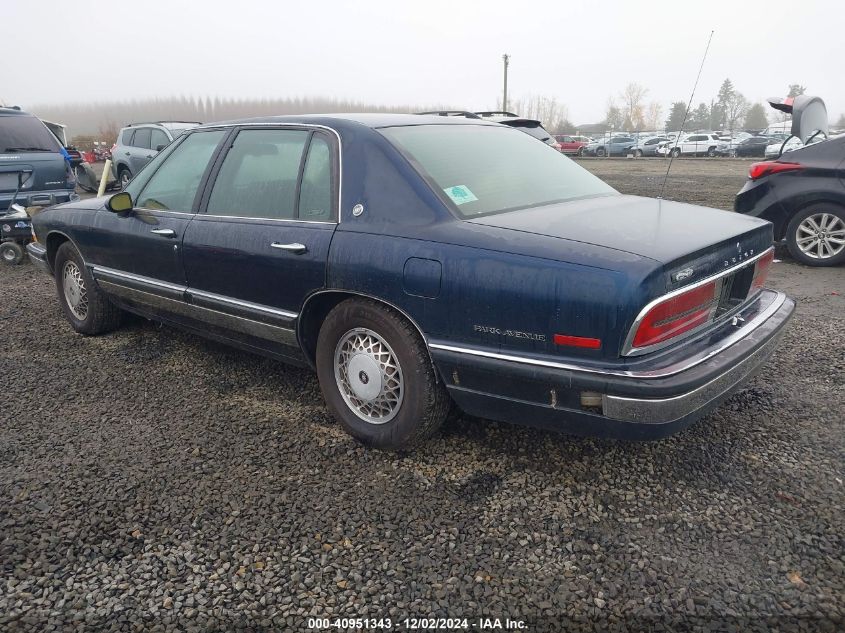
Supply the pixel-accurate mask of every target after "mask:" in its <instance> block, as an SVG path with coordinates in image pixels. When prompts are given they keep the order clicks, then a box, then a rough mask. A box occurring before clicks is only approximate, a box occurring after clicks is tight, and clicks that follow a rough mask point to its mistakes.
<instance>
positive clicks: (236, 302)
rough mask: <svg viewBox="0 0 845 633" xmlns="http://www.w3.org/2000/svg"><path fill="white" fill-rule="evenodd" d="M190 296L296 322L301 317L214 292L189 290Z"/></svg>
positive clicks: (286, 311) (294, 313) (296, 313)
mask: <svg viewBox="0 0 845 633" xmlns="http://www.w3.org/2000/svg"><path fill="white" fill-rule="evenodd" d="M187 292H188V295H190V296H192V297H202V298H204V299H208V300H210V301H214V302H217V303H222V304H225V305H231V306H236V307H239V308H247V309H248V310H255V311H256V312H263V313H265V314H269V315H271V316H278V317H282V318H285V319H290V320H294V319H296V318H297V317H298V316H299V313H298V312H290V311H289V310H282V309H280V308H271V307H269V306H266V305H264V304H261V303H252V302H251V301H242V300H240V299H233V298H232V297H227V296H225V295H218V294H214V293H213V292H205V291H204V290H195V289H194V288H188V289H187Z"/></svg>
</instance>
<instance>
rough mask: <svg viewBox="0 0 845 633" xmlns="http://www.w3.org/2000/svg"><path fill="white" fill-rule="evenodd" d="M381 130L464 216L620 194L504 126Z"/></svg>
mask: <svg viewBox="0 0 845 633" xmlns="http://www.w3.org/2000/svg"><path fill="white" fill-rule="evenodd" d="M380 132H381V133H382V134H383V135H384V136H386V137H387V138H388V140H390V141H391V142H392V143H393V144H394V145H396V146H397V147H398V148H399V149H400V150H401V151H402V152H404V153H405V155H406V156H407V157H408V158H409V159H410V160H411V162H412V163H413V164H414V166H415V167H416V168H417V169H418V171H420V173H421V174H422V175H424V176H426V177H427V178H428V180H429V182H430V183H431V184H432V185H433V186H434V187H435V188H436V189H437V191H438V193H440V194H441V195H442V196H443V197H444V198H445V199H446V200H448V201H449V203H450V206H451V207H452V208H453V210H454V211H455V212H456V213H457V214H458V215H459V216H460V217H463V218H472V217H477V216H481V215H489V214H492V213H500V212H504V211H512V210H515V209H522V208H526V207H536V206H541V205H546V204H553V203H556V202H566V201H568V200H574V199H577V198H586V197H592V196H605V195H616V194H617V192H616V190H615V189H613V188H612V187H610V186H609V185H607V184H605V183H604V182H602V181H601V180H599V179H598V178H596V177H595V176H593V175H592V174H591V173H590V172H588V171H587V170H586V169H584V168H583V167H581V166H580V165H578V164H577V163H575V162H573V161H572V160H570V159H569V158H567V157H566V156H565V155H564V154H562V153H560V152H558V151H557V150H555V149H553V148H552V147H550V146H548V145H545V144H543V143H538V142H537V141H536V140H534V139H533V138H531V137H530V136H528V135H527V134H522V133H520V132H518V131H517V130H512V129H508V127H506V126H503V125H502V126H493V125H490V126H488V125H471V124H469V125H412V126H407V127H391V128H383V129H381V130H380Z"/></svg>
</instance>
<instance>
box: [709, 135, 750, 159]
mask: <svg viewBox="0 0 845 633" xmlns="http://www.w3.org/2000/svg"><path fill="white" fill-rule="evenodd" d="M751 136H752V135H751V134H749V133H748V132H738V133H737V134H734V135H733V136H720V137H719V144H718V145H716V156H730V155H731V154H732V150H733V149H734V148H735V147H736V146H737V145H739V144H740V143H741V142H742V141H743V140H744V139H747V138H750V137H751Z"/></svg>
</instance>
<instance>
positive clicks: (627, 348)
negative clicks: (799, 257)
mask: <svg viewBox="0 0 845 633" xmlns="http://www.w3.org/2000/svg"><path fill="white" fill-rule="evenodd" d="M774 250H775V247H774V246H770V247H769V248H767V249H766V250H765V251H763V252H762V253H759V254H758V255H755V256H754V257H752V258H751V259H746V260H745V261H744V262H741V263H739V264H737V265H736V266H731V267H730V268H726V269H725V270H723V271H721V272H718V273H716V274H715V275H710V276H709V277H705V278H704V279H699V280H698V281H696V282H695V283H693V284H689V285H688V286H684V287H683V288H678V289H677V290H673V291H672V292H669V293H667V294H665V295H662V296H660V297H657V299H654V300H652V301H649V302H648V303H647V304H646V305H645V307H644V308H643V309H642V310H640V313H639V314H638V315H637V318H636V319H634V324H633V325H632V326H631V329H630V330H628V336H626V337H625V344H624V345H623V346H622V356H637V355H640V354H648V353H650V352H656V351H657V350H659V349H663V348H665V347H668V346H669V345H673V344H674V343H677V342H678V341H680V340H682V339H684V338H689V337H690V336H693V335H694V334H696V333H698V332H700V331H701V330H703V329H704V328H706V327H707V326H708V325H712V322H708V323H705V324H703V325H701V326H699V327H697V328H693V329H692V330H690V331H689V332H684V334H683V335H682V336H680V337H674V338H671V339H669V340H668V341H663V342H662V343H657V344H655V345H649V346H648V347H634V336H635V335H636V333H637V328H639V326H640V323H642V321H643V319H644V318H645V317H646V315H647V314H648V313H649V312H650V311H651V309H652V308H653V307H654V306H656V305H657V304H659V303H663V302H664V301H668V300H669V299H671V298H672V297H677V296H678V295H681V294H684V293H685V292H689V291H690V290H694V289H695V288H698V287H699V286H703V285H704V284H709V283H711V282H713V281H718V280H720V279H722V278H723V277H727V276H728V275H731V274H733V273H735V272H737V271H738V270H741V269H742V268H745V267H747V266H750V265H752V264H754V263H755V262H756V261H757V260H758V259H760V258H761V257H763V256H765V255H767V254H768V253H769V252H772V251H774ZM752 299H753V297H748V299H747V300H746V304H747V303H750V301H751V300H752Z"/></svg>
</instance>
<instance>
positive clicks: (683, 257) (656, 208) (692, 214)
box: [469, 195, 772, 289]
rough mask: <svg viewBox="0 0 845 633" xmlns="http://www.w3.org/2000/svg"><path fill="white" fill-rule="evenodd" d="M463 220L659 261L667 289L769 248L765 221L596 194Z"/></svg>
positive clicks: (710, 210) (632, 198)
mask: <svg viewBox="0 0 845 633" xmlns="http://www.w3.org/2000/svg"><path fill="white" fill-rule="evenodd" d="M469 221H470V222H472V223H475V224H481V225H485V226H495V227H498V228H503V229H510V230H513V231H521V232H526V233H533V234H536V235H545V236H549V237H553V238H559V239H561V240H572V241H577V242H582V243H587V244H593V245H596V246H603V247H606V248H612V249H615V250H619V251H624V252H627V253H632V254H635V255H639V256H641V257H648V258H649V259H652V260H656V261H658V262H660V263H661V264H663V265H664V269H665V271H666V272H667V274H668V285H669V288H670V289H674V288H675V287H680V286H683V285H686V284H688V283H692V282H694V281H696V280H699V279H702V278H704V277H709V276H710V275H714V274H717V273H719V272H721V271H723V270H724V269H726V268H731V267H733V266H737V265H739V264H741V263H742V262H743V261H745V260H749V259H752V258H753V257H755V256H756V255H759V254H760V253H762V252H763V251H765V250H766V249H768V248H769V247H770V246H771V245H772V230H771V224H769V223H768V222H765V221H763V220H759V219H757V218H754V217H749V216H746V215H742V214H739V213H734V212H731V211H720V210H718V209H710V208H707V207H700V206H696V205H691V204H684V203H680V202H672V201H669V200H659V199H656V198H642V197H638V196H625V195H620V196H615V195H614V196H601V197H596V198H588V199H582V200H574V201H570V202H564V203H559V204H552V205H545V206H542V207H535V208H530V209H522V210H519V211H512V212H508V213H501V214H497V215H496V214H494V215H488V216H484V217H480V218H473V219H471V220H469ZM562 248H563V247H562Z"/></svg>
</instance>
